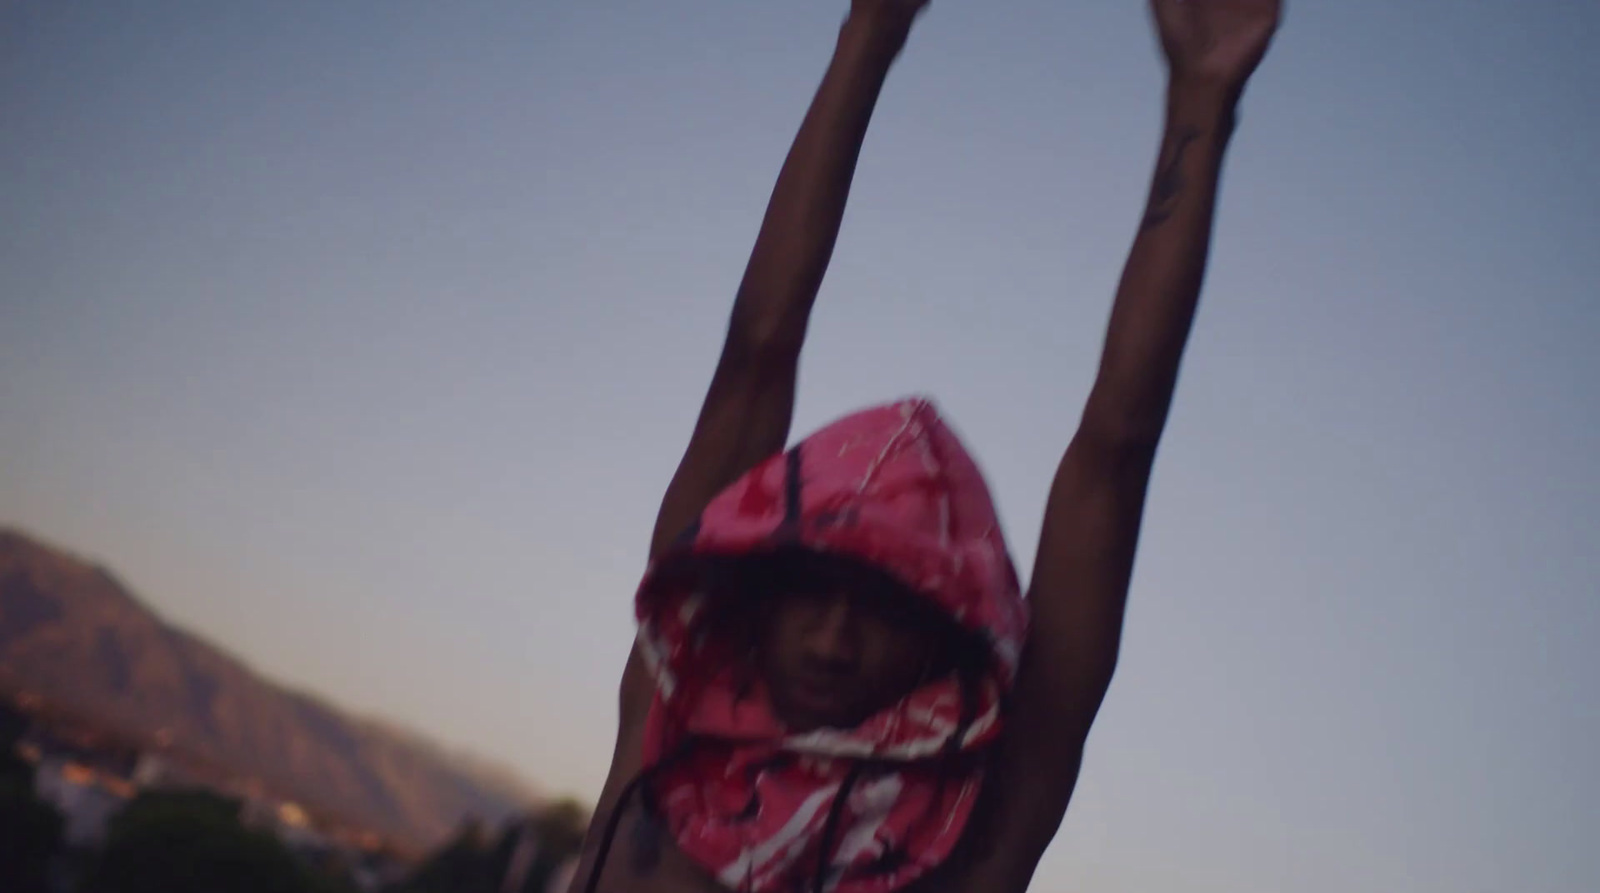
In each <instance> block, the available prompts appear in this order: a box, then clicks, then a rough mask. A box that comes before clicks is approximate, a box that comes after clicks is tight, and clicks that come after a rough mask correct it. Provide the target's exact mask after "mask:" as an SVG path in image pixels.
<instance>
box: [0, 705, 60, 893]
mask: <svg viewBox="0 0 1600 893" xmlns="http://www.w3.org/2000/svg"><path fill="white" fill-rule="evenodd" d="M25 725H26V724H25V723H24V722H22V721H21V718H20V716H18V715H17V714H10V713H8V712H7V711H4V710H0V873H3V874H4V876H5V882H6V883H5V885H4V889H5V890H6V891H7V893H13V891H14V893H46V891H48V890H49V889H50V866H51V863H52V862H53V861H54V859H55V857H56V854H57V853H58V852H59V851H60V848H61V832H62V826H63V821H62V818H61V813H59V812H57V811H56V810H55V808H54V807H52V806H51V805H50V804H48V803H45V802H43V801H41V800H39V798H38V797H37V796H35V794H34V786H33V780H34V779H33V775H34V771H33V765H32V764H31V763H29V762H28V761H26V760H24V759H22V758H21V757H20V756H18V755H17V748H16V744H17V738H18V736H20V735H21V734H22V731H23V729H24V728H25Z"/></svg>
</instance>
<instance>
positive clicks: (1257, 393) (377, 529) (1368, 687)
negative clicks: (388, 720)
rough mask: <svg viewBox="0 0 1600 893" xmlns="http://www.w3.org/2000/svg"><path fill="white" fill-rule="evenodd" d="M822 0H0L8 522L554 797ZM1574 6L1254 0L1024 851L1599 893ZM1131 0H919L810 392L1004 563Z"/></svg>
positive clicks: (1192, 890) (1026, 539)
mask: <svg viewBox="0 0 1600 893" xmlns="http://www.w3.org/2000/svg"><path fill="white" fill-rule="evenodd" d="M843 7H844V4H843V3H841V2H829V3H811V2H806V3H798V2H797V3H771V2H768V3H750V2H736V0H685V2H678V3H662V2H654V0H651V2H646V0H603V2H588V3H580V2H575V0H546V2H526V0H525V2H501V3H494V4H483V3H479V4H464V3H441V2H399V0H393V2H383V3H354V2H339V3H287V4H286V3H250V4H246V3H213V2H192V3H177V2H166V0H162V2H156V0H150V2H140V3H60V2H54V3H46V2H13V3H6V4H3V5H0V207H3V208H4V210H3V212H0V523H5V524H13V525H17V526H20V527H22V528H25V529H27V530H30V531H32V532H34V533H36V534H38V535H40V536H43V537H45V538H47V539H49V540H51V541H53V542H56V543H59V544H61V545H64V546H66V547H69V548H71V549H73V550H75V551H78V552H80V553H83V554H86V555H88V556H91V557H93V558H95V559H97V560H101V561H104V562H105V563H106V564H108V565H109V566H111V567H113V568H114V569H116V571H117V572H118V573H119V574H120V575H121V576H122V577H123V579H124V580H126V581H127V582H128V583H129V584H130V585H131V586H133V587H134V588H135V589H136V590H137V591H138V592H139V593H140V594H141V595H143V596H144V597H146V598H147V599H148V600H149V601H150V602H152V603H153V604H155V605H156V606H157V607H158V608H159V609H160V610H161V611H162V612H163V613H165V614H166V615H168V616H169V617H171V618H172V619H174V620H176V621H178V622H181V623H183V624H185V625H188V626H190V627H192V628H194V629H196V630H198V631H200V632H202V633H204V634H206V635H209V636H211V637H213V638H215V639H217V640H219V641H220V642H222V643H224V644H226V645H227V646H229V647H231V648H233V649H234V650H236V651H237V652H238V653H240V654H241V655H243V656H245V657H246V659H248V660H249V661H250V662H251V663H252V664H254V665H256V666H257V667H259V668H261V669H262V670H263V671H265V672H267V673H268V674H270V675H272V676H275V677H277V678H281V679H284V680H287V681H290V682H292V683H294V684H297V685H303V686H306V687H308V688H311V689H314V690H316V691H319V692H322V693H325V694H326V695H328V696H330V697H331V698H333V699H334V700H336V701H338V702H340V703H343V704H346V705H348V706H351V707H353V708H356V709H359V710H363V711H367V712H371V713H377V714H382V715H385V716H389V717H393V718H397V719H400V720H403V721H405V722H407V723H409V724H411V725H414V726H417V727H419V728H421V729H423V730H426V731H428V732H431V733H432V734H433V735H435V736H436V737H438V738H440V739H442V740H444V741H446V742H449V743H452V744H458V745H462V746H466V747H470V748H472V749H474V750H476V751H479V752H482V753H485V754H488V755H490V756H493V757H497V758H500V759H503V760H505V761H507V762H509V763H511V764H513V765H515V766H516V767H518V768H520V769H521V770H522V771H523V772H524V773H525V774H526V775H528V776H529V777H530V778H533V779H535V780H537V781H539V782H541V783H542V784H544V785H545V786H546V787H548V788H551V789H554V790H557V791H570V792H573V793H577V794H580V795H584V796H592V794H593V793H594V791H595V790H596V789H597V787H598V784H599V782H600V780H601V778H602V776H603V773H604V771H605V768H606V765H607V761H608V758H609V752H610V745H611V736H612V724H613V721H614V705H615V687H616V681H617V677H618V673H619V670H620V668H621V664H622V660H623V657H624V656H625V654H626V652H627V649H628V646H629V642H630V639H631V634H632V628H631V623H630V610H629V605H630V597H631V594H632V590H633V586H634V584H635V582H636V579H637V576H638V574H639V573H640V571H641V569H642V567H643V548H644V545H645V542H646V539H647V537H648V534H649V528H650V524H651V520H652V517H653V514H654V511H655V507H656V501H657V499H658V497H659V495H660V492H661V490H662V488H663V486H664V485H665V484H666V481H667V479H668V477H669V476H670V474H671V471H672V469H673V467H674V465H675V464H676V461H677V459H678V456H679V454H680V451H681V449H682V446H683V444H684V441H685V439H686V437H687V434H688V431H689V428H690V425H691V423H692V420H693V416H694V412H695V409H696V406H697V404H698V402H699V399H700V397H701V395H702V392H703V388H704V385H705V383H706V380H707V377H708V375H709V373H710V371H711V366H712V363H713V360H714V358H715V353H716V348H717V345H718V341H719V339H720V336H721V331H722V326H723V322H724V319H725V315H726V312H727V308H728V305H729V302H730V300H731V297H732V293H733V288H734V286H735V284H736V282H737V279H738V276H739V273H740V271H741V269H742V266H743V262H744V258H745V255H746V252H747V251H748V249H749V245H750V243H751V240H752V238H753V236H754V233H755V228H756V224H757V222H758V220H759V217H760V214H761V211H762V209H763V207H764V205H765V202H766V198H767V193H768V190H769V189H770V185H771V181H772V179H773V177H774V175H775V174H776V172H777V168H778V165H779V163H780V161H781V160H782V156H783V153H784V151H785V149H786V147H787V144H788V142H789V140H790V138H791V136H792V134H793V131H794V128H795V126H796V125H797V124H798V122H799V118H800V115H801V113H802V111H803V110H804V107H805V104H806V102H807V101H808V99H809V97H810V94H811V91H812V90H813V88H814V87H815V84H816V82H817V79H818V78H819V76H820V74H821V72H822V69H823V66H824V64H825V62H826V60H827V56H828V53H829V51H830V50H831V48H832V40H833V37H834V34H835V33H836V27H837V25H838V23H839V19H840V16H841V14H842V12H843ZM1597 45H1600V6H1597V5H1596V4H1595V3H1593V2H1589V0H1540V2H1537V3H1523V2H1515V0H1455V2H1449V3H1447V2H1443V0H1405V2H1401V3H1397V2H1393V0H1389V2H1379V0H1348V2H1343V3H1310V2H1302V3H1292V4H1291V5H1290V8H1289V10H1288V15H1287V21H1286V24H1285V28H1284V31H1283V33H1282V34H1281V35H1280V39H1279V41H1278V43H1277V45H1276V46H1275V48H1274V49H1273V51H1272V53H1271V55H1270V56H1269V57H1268V60H1267V62H1266V64H1265V65H1264V66H1263V68H1262V70H1261V71H1260V72H1259V75H1258V77H1257V79H1256V83H1255V84H1254V85H1253V86H1252V88H1251V90H1250V92H1249V94H1248V96H1247V97H1246V101H1245V105H1244V108H1243V115H1242V124H1241V129H1240V131H1239V135H1238V137H1237V140H1236V142H1235V145H1234V148H1233V151H1232V155H1231V157H1230V159H1229V163H1228V168H1227V174H1226V177H1225V183H1224V196H1223V201H1222V208H1221V212H1220V221H1219V229H1218V233H1217V238H1216V245H1215V252H1214V255H1213V265H1212V271H1211V275H1210V279H1209V283H1208V286H1207V292H1206V300H1205V303H1204V304H1203V306H1202V309H1201V315H1200V320H1199V323H1198V325H1197V328H1196V331H1195V334H1194V339H1193V342H1192V345H1191V350H1190V353H1189V359H1188V362H1187V365H1186V367H1185V371H1184V378H1183V381H1182V383H1181V386H1180V388H1179V393H1178V397H1177V404H1176V409H1175V411H1174V414H1173V418H1172V423H1171V428H1170V431H1169V434H1168V437H1167V440H1166V442H1165V445H1164V446H1163V449H1162V454H1161V457H1160V460H1159V462H1158V465H1157V471H1156V478H1155V481H1154V484H1153V490H1152V493H1151V498H1150V508H1149V514H1148V522H1147V526H1146V530H1145V535H1144V540H1143V544H1142V548H1141V552H1140V558H1139V564H1138V569H1137V572H1136V576H1135V580H1134V587H1133V588H1134V592H1133V600H1132V604H1131V608H1130V622H1129V625H1128V633H1127V642H1126V647H1125V650H1124V657H1123V661H1122V665H1121V670H1120V673H1119V676H1118V678H1117V681H1116V683H1115V684H1114V685H1113V687H1112V691H1111V694H1110V698H1109V701H1108V703H1107V706H1106V708H1105V710H1104V712H1103V713H1102V716H1101V720H1100V723H1099V724H1098V725H1097V727H1096V731H1095V733H1094V735H1093V736H1092V738H1091V740H1090V746H1089V752H1088V756H1087V763H1086V767H1085V770H1084V776H1083V780H1082V783H1081V785H1080V789H1079V794H1078V797H1077V800H1076V802H1075V803H1074V805H1073V807H1072V809H1071V811H1070V813H1069V816H1068V818H1067V820H1066V823H1065V825H1064V827H1063V831H1062V833H1061V835H1060V837H1059V838H1058V839H1057V843H1056V845H1055V846H1054V847H1053V848H1052V849H1051V851H1050V853H1049V855H1048V856H1047V858H1046V860H1045V864H1044V866H1043V867H1042V868H1041V870H1040V873H1039V875H1038V881H1037V883H1036V884H1035V887H1036V889H1040V890H1067V889H1072V890H1084V891H1092V893H1135V891H1138V893H1147V891H1164V893H1210V891H1229V893H1240V891H1244V893H1254V891H1261V893H1268V891H1290V890H1292V891H1300V893H1323V891H1328V893H1332V891H1347V890H1351V889H1382V890H1395V891H1417V893H1468V891H1471V893H1491V891H1517V893H1594V891H1595V890H1600V847H1596V846H1595V843H1596V841H1597V840H1600V769H1597V768H1596V766H1597V764H1596V759H1595V755H1596V754H1597V753H1600V697H1597V695H1596V681H1597V680H1600V542H1597V539H1600V533H1597V531H1600V473H1597V472H1596V470H1595V466H1594V462H1595V457H1596V456H1600V409H1597V406H1600V401H1597V400H1596V398H1595V396H1594V392H1595V389H1596V383H1597V381H1600V359H1597V351H1596V348H1595V344H1596V343H1597V342H1600V300H1597V289H1596V284H1595V283H1596V282H1597V281H1600V252H1597V250H1596V244H1597V242H1600V239H1597V236H1600V173H1597V170H1600V168H1597V162H1600V106H1597V105H1596V100H1595V97H1596V96H1597V95H1600V66H1597V65H1596V63H1595V61H1594V48H1595V47H1596V46H1597ZM1160 78H1161V72H1160V68H1159V65H1158V60H1157V56H1156V54H1155V49H1154V44H1153V42H1152V39H1151V37H1150V36H1149V32H1148V26H1147V23H1146V20H1145V14H1144V8H1143V5H1142V4H1141V3H1139V2H1136V0H1117V2H1112V0H1087V2H1079V3H1060V2H1050V0H1009V2H1004V3H977V2H958V0H938V2H936V3H935V4H934V6H933V8H932V9H931V10H930V11H929V13H928V15H927V16H926V18H925V19H924V21H923V22H922V24H921V25H920V26H919V28H918V30H917V32H916V34H915V35H914V36H913V43H912V46H911V47H910V49H909V50H908V52H907V55H906V57H905V58H904V59H903V60H902V63H901V64H900V65H899V67H898V68H897V69H896V71H895V72H894V74H893V76H892V78H891V81H890V84H889V87H888V89H887V90H886V92H885V95H884V97H883V102H882V106H881V108H880V114H879V116H878V119H877V121H876V123H875V125H874V129H873V132H872V134H871V136H870V138H869V140H868V144H867V147H866V150H865V153H864V155H863V159H862V162H861V167H860V171H859V175H858V178H857V186H858V188H857V190H856V193H855V197H854V202H853V204H852V206H851V210H850V214H849V216H848V219H847V221H846V225H845V230H844V233H843V237H842V239H841V243H840V247H839V251H838V255H837V257H836V260H835V263H834V267H833V271H832V273H831V274H830V277H829V279H828V281H827V284H826V286H825V289H824V294H823V298H822V302H821V304H820V305H819V308H818V310H817V313H816V317H815V320H814V325H813V327H812V341H811V344H810V347H809V348H808V352H807V354H806V357H805V361H804V365H803V372H802V381H801V396H800V403H799V418H798V423H797V429H796V430H797V433H799V432H802V431H804V430H808V429H810V428H812V427H815V426H816V425H819V424H821V423H823V422H825V421H827V420H828V419H830V418H832V417H834V416H836V415H838V414H841V413H843V412H845V411H847V410H850V409H852V408H855V407H857V406H860V405H862V404H865V403H869V402H877V401H880V400H886V399H890V398H893V397H896V396H900V395H903V394H906V393H911V392H926V393H931V394H933V395H934V396H935V397H936V398H938V399H939V401H940V402H941V403H942V405H943V407H944V408H945V410H946V411H947V413H948V414H949V416H950V418H951V419H952V421H953V422H954V424H955V425H956V426H957V427H958V428H959V429H960V430H961V431H962V433H963V435H964V437H965V438H966V440H967V441H968V444H969V446H970V447H971V448H972V449H973V451H974V452H975V453H976V455H977V456H978V457H979V459H980V462H981V463H982V464H983V466H984V468H985V469H986V471H987V473H988V475H989V477H990V480H991V483H992V485H993V488H994V491H995V495H996V498H997V500H998V502H999V503H1000V506H1001V509H1002V514H1003V517H1004V520H1005V522H1006V525H1007V530H1008V534H1009V536H1010V537H1011V539H1012V543H1013V548H1014V550H1015V552H1016V554H1017V557H1018V560H1019V564H1020V565H1021V566H1022V567H1024V568H1026V567H1027V566H1028V564H1029V563H1030V561H1031V558H1032V553H1033V550H1034V537H1035V536H1036V534H1037V531H1038V521H1039V517H1040V513H1041V510H1042V507H1043V502H1044V496H1045V488H1046V485H1047V483H1048V481H1049V478H1050V474H1051V472H1052V470H1053V467H1054V464H1055V462H1056V460H1057V458H1058V456H1059V452H1060V450H1061V449H1062V447H1063V446H1064V445H1065V443H1066V440H1067V438H1068V436H1069V434H1070V432H1071V429H1072V427H1073V424H1074V422H1075V420H1076V416H1077V412H1078V408H1079V406H1080V404H1081V400H1082V399H1083V397H1084V395H1085V392H1086V390H1087V387H1088V385H1089V376H1090V374H1091V372H1092V370H1093V365H1094V361H1095V356H1096V351H1097V348H1098V341H1099V338H1100V335H1101V329H1102V325H1103V323H1104V320H1105V315H1106V311H1107V307H1108V302H1109V298H1110V294H1111V290H1112V286H1113V284H1114V281H1115V278H1116V276H1117V274H1118V271H1119V268H1120V266H1121V263H1122V259H1123V256H1124V253H1125V251H1126V248H1127V245H1128V242H1129V240H1130V238H1131V236H1132V233H1133V230H1134V228H1135V226H1136V223H1137V219H1138V216H1139V211H1140V207H1141V205H1142V199H1143V194H1144V190H1145V184H1146V181H1147V178H1148V171H1149V168H1150V165H1151V161H1152V158H1153V155H1154V150H1155V141H1156V138H1157V135H1158V126H1159V122H1160V88H1161V79H1160Z"/></svg>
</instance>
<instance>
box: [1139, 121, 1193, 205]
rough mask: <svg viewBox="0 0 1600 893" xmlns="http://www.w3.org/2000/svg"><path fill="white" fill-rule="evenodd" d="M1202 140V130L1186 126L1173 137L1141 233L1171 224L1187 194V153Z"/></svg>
mask: <svg viewBox="0 0 1600 893" xmlns="http://www.w3.org/2000/svg"><path fill="white" fill-rule="evenodd" d="M1199 138H1200V131H1199V130H1197V129H1195V128H1193V127H1186V128H1184V129H1182V130H1179V131H1178V132H1176V133H1174V134H1173V135H1172V139H1171V141H1170V143H1169V145H1170V147H1171V148H1169V149H1168V150H1167V152H1166V157H1165V158H1163V159H1162V160H1161V163H1160V164H1159V165H1157V166H1156V179H1155V184H1154V185H1152V186H1151V187H1150V205H1149V207H1147V208H1146V209H1145V212H1144V223H1143V224H1142V225H1141V226H1140V229H1141V230H1146V229H1154V228H1156V227H1158V226H1160V225H1161V224H1163V223H1165V222H1166V221H1167V218H1168V217H1171V216H1172V212H1173V211H1174V210H1175V209H1176V208H1177V207H1178V199H1179V197H1180V196H1181V195H1182V194H1183V187H1184V185H1185V184H1184V181H1183V153H1184V152H1185V151H1187V150H1188V148H1189V144H1190V143H1193V142H1194V141H1195V140H1197V139H1199Z"/></svg>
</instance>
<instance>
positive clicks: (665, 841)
mask: <svg viewBox="0 0 1600 893" xmlns="http://www.w3.org/2000/svg"><path fill="white" fill-rule="evenodd" d="M977 819H978V817H974V820H975V821H976V820H977ZM975 830H976V829H974V828H969V829H968V831H969V833H970V832H972V831H975ZM584 861H585V864H584V865H583V866H581V868H580V870H579V872H578V876H577V878H576V879H575V881H574V884H573V887H572V888H571V893H584V890H585V887H584V884H585V883H586V882H588V880H589V872H591V871H592V870H593V867H594V866H593V865H592V863H591V860H589V859H585V860H584ZM969 868H970V863H969V862H968V860H967V859H966V858H964V856H963V853H962V850H961V848H958V849H957V853H956V854H955V856H954V857H953V858H951V859H950V860H948V861H947V862H946V863H945V864H944V865H943V866H941V867H940V868H939V869H938V870H936V871H935V872H933V873H932V874H930V875H927V876H925V877H923V878H921V879H919V880H918V881H917V882H915V883H913V884H912V885H911V886H909V887H906V888H904V889H903V890H902V891H900V893H956V891H959V890H968V889H979V888H978V887H974V886H972V885H971V884H969V883H967V882H966V879H967V876H968V875H970V874H971V871H969V870H968V869H969ZM603 869H604V871H603V874H602V876H601V878H600V884H599V886H598V888H597V893H729V891H728V888H726V887H724V886H722V885H721V884H720V883H718V882H717V881H716V879H714V878H713V877H711V876H710V875H709V874H708V873H706V871H705V869H703V868H701V867H700V866H699V865H697V864H695V863H694V862H693V861H691V860H690V859H689V857H687V856H685V855H684V854H683V853H682V852H680V851H679V850H678V848H677V847H676V846H674V845H673V843H672V840H671V839H670V836H668V835H666V834H664V833H662V832H660V831H659V830H658V829H656V828H655V826H654V825H653V824H651V823H650V822H649V820H647V819H645V818H643V815H642V813H641V812H640V811H639V810H638V808H637V806H635V807H634V808H631V809H628V810H627V811H626V814H625V815H623V817H622V818H621V820H620V822H619V824H618V826H617V834H616V837H615V838H614V843H613V845H612V849H611V852H610V854H609V856H608V858H607V859H606V861H605V865H604V866H603ZM804 893H810V891H809V889H808V890H806V891H804Z"/></svg>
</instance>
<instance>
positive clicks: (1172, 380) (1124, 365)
mask: <svg viewBox="0 0 1600 893" xmlns="http://www.w3.org/2000/svg"><path fill="white" fill-rule="evenodd" d="M1233 110H1234V100H1233V99H1232V98H1231V97H1228V96H1226V95H1225V94H1222V93H1219V92H1218V91H1215V90H1209V89H1205V88H1198V87H1195V88H1191V87H1188V86H1186V85H1184V84H1181V83H1174V84H1172V85H1171V86H1170V88H1169V90H1168V98H1167V116H1166V131H1165V134H1164V136H1163V138H1162V145H1161V151H1160V154H1159V156H1158V160H1157V164H1156V170H1155V175H1154V177H1153V179H1152V182H1151V186H1150V196H1149V202H1148V204H1147V205H1146V209H1145V215H1144V218H1143V221H1142V222H1141V224H1140V228H1139V233H1138V236H1137V237H1136V238H1135V240H1134V243H1133V249H1132V251H1131V252H1130V253H1129V256H1128V263H1127V267H1126V268H1125V269H1124V270H1123V274H1122V280H1121V282H1120V284H1119V285H1118V288H1117V296H1116V301H1115V303H1114V304H1113V306H1112V310H1111V321H1110V324H1109V326H1108V327H1107V332H1106V341H1105V350H1104V353H1103V354H1102V356H1101V361H1100V371H1099V375H1098V377H1097V378H1096V380H1095V385H1094V390H1093V391H1092V392H1091V395H1090V398H1089V403H1088V406H1087V408H1086V409H1085V411H1084V419H1083V429H1084V433H1085V434H1086V435H1088V436H1091V437H1095V436H1099V437H1102V438H1104V439H1106V440H1110V441H1115V442H1117V443H1121V444H1127V445H1131V446H1134V447H1139V448H1144V449H1147V450H1150V451H1153V450H1154V448H1155V446H1156V444H1157V442H1158V441H1159V439H1160V436H1161V431H1162V429H1163V427H1164V426H1165V424H1166V418H1167V410H1168V408H1169V406H1170V405H1171V402H1172V393H1173V389H1174V387H1175V385H1176V383H1177V378H1178V368H1179V364H1180V361H1181V360H1182V357H1183V349H1184V345H1185V343H1186V342H1187V341H1188V338H1189V330H1190V327H1191V325H1192V323H1193V321H1194V313H1195V308H1196V306H1197V305H1198V303H1199V299H1200V286H1201V282H1202V280H1203V279H1204V276H1205V267H1206V257H1207V253H1208V251H1209V247H1210V241H1211V225H1212V219H1213V216H1214V214H1215V210H1216V200H1217V187H1218V179H1219V176H1220V173H1221V169H1222V159H1223V154H1224V152H1225V150H1226V148H1227V144H1228V140H1229V137H1230V136H1231V133H1232V126H1233Z"/></svg>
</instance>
